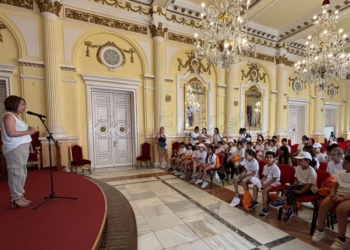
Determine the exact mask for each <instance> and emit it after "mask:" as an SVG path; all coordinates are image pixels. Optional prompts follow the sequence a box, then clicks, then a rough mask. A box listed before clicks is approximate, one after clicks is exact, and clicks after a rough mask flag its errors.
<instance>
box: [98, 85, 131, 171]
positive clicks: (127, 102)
mask: <svg viewBox="0 0 350 250" xmlns="http://www.w3.org/2000/svg"><path fill="white" fill-rule="evenodd" d="M91 94H92V96H91V97H92V119H93V122H92V124H93V134H94V139H93V144H94V145H93V151H94V160H95V168H104V167H115V166H130V165H132V162H133V159H134V153H133V147H132V138H133V131H132V127H133V126H132V122H133V121H132V115H131V114H132V113H131V112H132V104H131V94H128V93H118V92H105V91H103V92H102V91H101V92H99V91H93V92H92V93H91Z"/></svg>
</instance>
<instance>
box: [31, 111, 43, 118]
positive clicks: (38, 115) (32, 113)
mask: <svg viewBox="0 0 350 250" xmlns="http://www.w3.org/2000/svg"><path fill="white" fill-rule="evenodd" d="M27 114H28V115H35V116H37V117H41V118H46V116H45V115H40V114H37V113H34V112H32V111H27Z"/></svg>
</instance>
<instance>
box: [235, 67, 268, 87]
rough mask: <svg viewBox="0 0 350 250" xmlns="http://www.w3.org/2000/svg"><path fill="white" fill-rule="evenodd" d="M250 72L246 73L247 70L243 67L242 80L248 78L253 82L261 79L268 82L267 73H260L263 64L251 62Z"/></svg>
mask: <svg viewBox="0 0 350 250" xmlns="http://www.w3.org/2000/svg"><path fill="white" fill-rule="evenodd" d="M248 69H249V70H248V72H247V73H245V70H244V69H242V70H241V72H242V76H241V80H242V81H243V79H244V78H248V79H249V80H250V81H252V82H258V81H259V80H260V81H264V83H265V82H266V79H265V78H266V73H262V75H261V74H260V72H259V71H260V69H262V68H261V66H260V65H259V64H257V63H250V65H249V66H248Z"/></svg>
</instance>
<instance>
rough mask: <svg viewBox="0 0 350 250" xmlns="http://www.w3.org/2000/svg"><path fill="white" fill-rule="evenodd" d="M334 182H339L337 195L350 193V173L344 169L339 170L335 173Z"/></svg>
mask: <svg viewBox="0 0 350 250" xmlns="http://www.w3.org/2000/svg"><path fill="white" fill-rule="evenodd" d="M334 182H337V183H338V184H339V186H338V189H337V195H348V194H350V173H347V172H346V170H343V169H342V170H339V171H338V172H337V173H336V175H335V179H334Z"/></svg>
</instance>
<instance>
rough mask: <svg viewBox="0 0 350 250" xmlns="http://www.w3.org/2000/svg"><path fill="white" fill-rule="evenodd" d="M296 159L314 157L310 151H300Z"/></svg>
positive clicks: (310, 158)
mask: <svg viewBox="0 0 350 250" xmlns="http://www.w3.org/2000/svg"><path fill="white" fill-rule="evenodd" d="M294 158H295V159H309V160H310V161H312V157H311V155H310V153H309V152H300V153H299V154H298V155H297V156H295V157H294Z"/></svg>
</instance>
